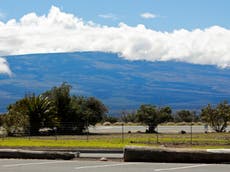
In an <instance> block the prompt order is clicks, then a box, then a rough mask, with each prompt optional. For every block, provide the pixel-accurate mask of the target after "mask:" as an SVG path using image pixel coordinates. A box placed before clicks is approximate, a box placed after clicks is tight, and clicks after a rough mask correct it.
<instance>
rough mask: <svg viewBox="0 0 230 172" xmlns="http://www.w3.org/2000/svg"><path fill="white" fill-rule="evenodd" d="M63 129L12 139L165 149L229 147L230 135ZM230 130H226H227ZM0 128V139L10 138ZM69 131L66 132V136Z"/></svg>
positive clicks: (200, 128) (198, 130) (198, 129)
mask: <svg viewBox="0 0 230 172" xmlns="http://www.w3.org/2000/svg"><path fill="white" fill-rule="evenodd" d="M63 126H65V127H62V128H61V127H60V128H58V127H43V128H41V129H39V134H38V135H33V134H32V133H31V130H30V127H28V128H27V129H22V128H18V129H17V130H15V133H14V135H13V137H20V138H25V139H29V140H32V139H40V140H67V141H68V140H75V141H87V142H94V141H107V142H110V143H114V144H120V145H126V144H129V145H136V144H138V145H164V146H186V145H192V146H205V145H213V146H218V145H222V146H230V133H229V132H225V133H215V132H213V131H212V130H211V129H210V127H207V126H204V125H195V126H194V125H185V126H176V125H175V126H174V125H172V126H158V127H157V128H156V131H157V132H156V133H153V134H151V133H146V132H145V131H146V129H147V126H129V125H124V124H118V125H109V126H103V125H99V126H89V127H87V126H84V129H83V133H82V134H79V133H78V132H77V131H78V129H77V128H76V126H75V125H74V124H73V123H65V124H64V125H63ZM229 129H230V128H227V131H229ZM3 130H4V129H3V127H1V128H0V136H1V140H6V139H8V138H11V137H12V136H11V137H10V136H7V135H6V134H4V131H3ZM68 132H69V133H68Z"/></svg>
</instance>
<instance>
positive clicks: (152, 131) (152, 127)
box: [148, 125, 157, 133]
mask: <svg viewBox="0 0 230 172" xmlns="http://www.w3.org/2000/svg"><path fill="white" fill-rule="evenodd" d="M155 129H156V126H155V125H149V128H148V133H157V132H156V130H155Z"/></svg>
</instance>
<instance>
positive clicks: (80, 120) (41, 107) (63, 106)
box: [2, 83, 108, 135]
mask: <svg viewBox="0 0 230 172" xmlns="http://www.w3.org/2000/svg"><path fill="white" fill-rule="evenodd" d="M70 89H71V86H70V85H68V84H67V83H63V84H62V85H61V86H60V87H53V88H52V89H51V90H49V91H46V92H45V93H43V94H41V95H38V96H36V95H35V94H28V95H26V96H25V97H24V98H23V99H21V100H19V101H17V102H16V103H14V104H11V105H10V106H9V107H8V113H7V114H6V115H3V117H2V121H3V122H2V123H4V125H5V126H6V128H8V133H9V134H10V133H12V134H13V133H14V132H15V130H18V129H19V128H23V129H24V130H27V131H28V132H30V134H32V135H38V134H39V129H41V128H44V127H46V128H47V127H48V128H52V129H54V130H56V131H55V132H58V133H60V134H73V133H75V134H80V133H82V132H83V131H84V129H86V128H87V126H88V125H89V124H91V125H95V124H96V123H97V122H100V121H101V120H102V118H103V116H105V114H106V113H107V112H108V110H107V108H106V107H105V105H104V104H103V103H102V102H101V101H99V100H98V99H96V98H94V97H82V96H75V95H73V96H71V95H70Z"/></svg>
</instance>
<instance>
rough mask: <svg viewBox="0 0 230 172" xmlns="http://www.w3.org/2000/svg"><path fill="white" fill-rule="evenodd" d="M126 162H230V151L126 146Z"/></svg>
mask: <svg viewBox="0 0 230 172" xmlns="http://www.w3.org/2000/svg"><path fill="white" fill-rule="evenodd" d="M124 161H126V162H175V163H230V152H229V151H226V152H224V151H221V152H218V151H206V150H191V149H190V150H188V149H187V150H186V149H163V148H159V149H158V148H148V147H125V148H124Z"/></svg>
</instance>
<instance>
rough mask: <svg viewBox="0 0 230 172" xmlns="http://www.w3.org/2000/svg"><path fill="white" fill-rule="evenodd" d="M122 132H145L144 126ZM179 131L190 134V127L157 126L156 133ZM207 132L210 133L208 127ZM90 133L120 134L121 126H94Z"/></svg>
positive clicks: (194, 128) (199, 129) (202, 129)
mask: <svg viewBox="0 0 230 172" xmlns="http://www.w3.org/2000/svg"><path fill="white" fill-rule="evenodd" d="M123 129H124V132H125V133H127V132H129V131H130V132H132V133H133V132H139V131H140V132H145V131H146V129H147V127H146V126H124V128H123ZM181 130H184V131H186V132H187V133H190V132H191V126H159V127H158V131H159V132H160V133H179V132H180V131H181ZM205 131H206V129H205V127H204V126H202V125H194V126H192V132H193V133H204V132H205ZM208 131H212V130H211V128H210V127H208ZM227 131H230V127H228V128H227ZM89 132H90V133H121V132H122V126H96V127H90V128H89Z"/></svg>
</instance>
